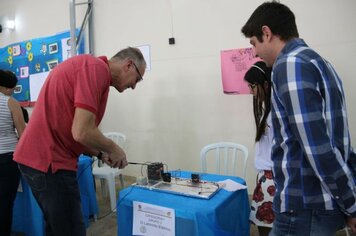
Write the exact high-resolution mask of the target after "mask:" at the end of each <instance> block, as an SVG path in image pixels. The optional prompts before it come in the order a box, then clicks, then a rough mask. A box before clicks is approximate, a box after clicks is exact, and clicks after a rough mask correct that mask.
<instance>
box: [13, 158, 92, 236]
mask: <svg viewBox="0 0 356 236" xmlns="http://www.w3.org/2000/svg"><path fill="white" fill-rule="evenodd" d="M91 164H92V161H91V158H89V157H87V156H84V155H82V156H80V157H79V160H78V171H77V180H78V184H79V191H80V197H81V202H82V212H83V217H84V222H85V224H86V226H87V227H88V226H89V217H90V216H94V215H97V214H98V204H97V200H96V194H95V187H94V181H93V175H92V167H91ZM21 186H22V192H18V193H17V195H16V199H15V204H14V209H13V222H12V231H13V232H23V233H25V235H26V236H44V235H45V230H44V227H45V223H44V218H43V214H42V211H41V209H40V207H39V206H38V204H37V202H36V200H35V198H34V196H33V195H32V192H31V189H30V187H29V186H28V184H27V183H26V181H25V180H24V179H23V178H22V177H21Z"/></svg>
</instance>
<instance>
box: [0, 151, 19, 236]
mask: <svg viewBox="0 0 356 236" xmlns="http://www.w3.org/2000/svg"><path fill="white" fill-rule="evenodd" d="M12 154H13V153H12V152H9V153H5V154H0V235H2V236H9V235H10V234H11V224H12V208H13V206H14V201H15V198H16V193H17V187H18V185H19V181H20V172H19V169H18V167H17V164H16V162H14V161H13V160H12Z"/></svg>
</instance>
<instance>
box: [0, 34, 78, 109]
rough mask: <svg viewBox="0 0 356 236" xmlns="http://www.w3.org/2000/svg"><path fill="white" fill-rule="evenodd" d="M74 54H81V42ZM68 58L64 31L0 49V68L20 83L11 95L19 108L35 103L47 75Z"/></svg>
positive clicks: (67, 39) (69, 54)
mask: <svg viewBox="0 0 356 236" xmlns="http://www.w3.org/2000/svg"><path fill="white" fill-rule="evenodd" d="M78 32H79V31H77V33H78ZM77 51H78V54H82V53H84V40H82V41H81V44H80V45H79V48H78V50H77ZM70 56H71V45H70V32H69V31H66V32H63V33H58V34H56V35H52V36H48V37H42V38H36V39H31V40H26V41H23V42H19V43H14V44H10V45H8V46H5V47H3V48H0V68H1V69H2V70H10V71H12V72H14V73H15V75H16V76H17V78H18V80H19V81H18V83H17V86H16V88H15V91H14V94H13V96H14V98H15V99H16V100H17V101H19V102H20V103H21V105H23V106H30V105H33V104H34V102H35V101H36V100H37V97H38V94H39V92H40V90H41V87H42V85H43V83H44V81H45V80H46V78H47V75H48V73H49V72H50V71H51V70H52V69H53V68H54V67H55V66H56V65H58V64H59V63H61V62H62V61H64V60H66V59H67V58H69V57H70Z"/></svg>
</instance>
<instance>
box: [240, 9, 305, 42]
mask: <svg viewBox="0 0 356 236" xmlns="http://www.w3.org/2000/svg"><path fill="white" fill-rule="evenodd" d="M264 25H267V26H268V27H269V28H270V29H271V31H272V33H273V34H275V35H279V36H280V38H281V40H283V41H288V40H289V39H292V38H298V37H299V34H298V29H297V25H296V23H295V16H294V14H293V12H292V11H291V10H290V9H289V8H288V7H287V6H285V5H282V4H280V3H277V2H265V3H263V4H262V5H260V6H259V7H258V8H257V9H256V10H255V11H254V12H253V13H252V15H251V17H250V18H249V19H248V21H247V22H246V24H245V25H244V26H243V27H242V29H241V32H242V33H243V34H244V35H245V37H247V38H251V37H252V36H256V37H257V39H258V40H259V41H260V42H262V30H261V29H262V26H264Z"/></svg>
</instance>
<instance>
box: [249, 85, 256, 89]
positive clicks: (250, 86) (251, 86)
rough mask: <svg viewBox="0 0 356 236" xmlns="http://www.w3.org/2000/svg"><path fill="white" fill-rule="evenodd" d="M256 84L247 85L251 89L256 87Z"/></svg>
mask: <svg viewBox="0 0 356 236" xmlns="http://www.w3.org/2000/svg"><path fill="white" fill-rule="evenodd" d="M256 86H257V84H248V87H249V88H250V89H251V90H252V89H254V88H256Z"/></svg>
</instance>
